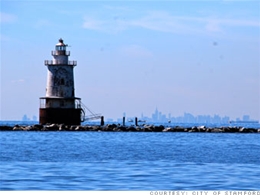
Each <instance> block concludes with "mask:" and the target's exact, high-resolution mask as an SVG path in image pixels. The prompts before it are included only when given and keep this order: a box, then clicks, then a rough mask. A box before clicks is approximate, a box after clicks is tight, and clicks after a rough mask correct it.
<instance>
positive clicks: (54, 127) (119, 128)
mask: <svg viewBox="0 0 260 195" xmlns="http://www.w3.org/2000/svg"><path fill="white" fill-rule="evenodd" d="M0 131H32V132H33V131H41V132H47V131H71V132H80V131H81V132H188V133H192V132H200V133H260V128H248V127H236V126H235V127H207V126H192V127H181V126H174V127H167V126H163V125H145V124H144V125H140V126H134V125H131V126H123V125H120V124H108V125H104V126H101V125H64V124H50V125H39V124H35V125H0Z"/></svg>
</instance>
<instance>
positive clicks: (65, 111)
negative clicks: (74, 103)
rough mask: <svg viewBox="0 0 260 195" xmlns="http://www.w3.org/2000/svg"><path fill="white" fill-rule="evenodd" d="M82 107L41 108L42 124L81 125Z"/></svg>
mask: <svg viewBox="0 0 260 195" xmlns="http://www.w3.org/2000/svg"><path fill="white" fill-rule="evenodd" d="M81 112H82V109H81V108H40V124H42V125H44V124H47V123H51V124H53V123H55V124H65V125H80V123H81Z"/></svg>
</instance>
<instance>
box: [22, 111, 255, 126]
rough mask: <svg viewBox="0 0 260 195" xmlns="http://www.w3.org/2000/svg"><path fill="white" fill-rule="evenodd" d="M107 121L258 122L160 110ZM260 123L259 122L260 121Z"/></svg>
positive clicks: (243, 116)
mask: <svg viewBox="0 0 260 195" xmlns="http://www.w3.org/2000/svg"><path fill="white" fill-rule="evenodd" d="M104 117H105V121H110V122H121V121H122V117H125V118H126V120H127V121H128V120H134V118H135V117H137V118H138V120H142V121H146V122H172V123H229V122H232V121H234V122H235V121H247V122H248V121H253V122H256V121H258V120H256V119H253V118H251V117H250V115H248V114H244V115H242V116H238V117H236V118H230V117H229V116H220V115H218V114H214V115H209V114H201V115H194V114H191V113H188V112H184V113H183V115H180V116H172V114H171V113H168V114H165V113H162V112H161V111H159V109H158V108H156V109H155V111H154V113H150V115H148V116H145V115H144V114H143V113H141V114H139V115H136V116H127V113H126V112H124V113H123V114H122V117H121V118H120V117H117V118H106V116H104ZM21 121H36V122H38V117H36V116H35V115H33V116H32V117H31V118H30V117H28V116H27V115H26V114H24V115H23V116H22V118H21ZM258 122H259V121H258Z"/></svg>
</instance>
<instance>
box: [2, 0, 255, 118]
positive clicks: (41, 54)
mask: <svg viewBox="0 0 260 195" xmlns="http://www.w3.org/2000/svg"><path fill="white" fill-rule="evenodd" d="M0 3H1V9H0V14H1V15H0V16H1V17H0V24H1V32H0V33H1V34H0V35H1V36H0V40H1V51H0V53H1V69H0V71H1V85H0V86H1V88H0V90H1V96H0V98H1V99H0V111H1V112H0V120H21V118H22V117H23V115H24V114H26V115H27V116H28V117H29V118H32V116H33V115H35V116H37V117H38V115H39V97H44V96H45V88H46V82H47V67H46V66H45V65H44V60H51V59H52V56H51V51H52V50H54V47H55V44H57V43H58V40H59V38H62V39H63V40H64V42H65V44H68V45H69V47H68V48H67V49H68V50H69V51H70V54H71V55H70V60H76V61H77V66H76V67H75V68H74V79H75V95H76V96H77V97H80V98H81V99H82V102H83V103H84V104H85V105H86V106H87V107H88V108H89V109H91V110H92V111H94V112H95V113H101V114H102V115H103V116H104V117H105V119H106V118H115V119H116V118H121V117H122V116H123V113H126V116H127V117H134V116H136V117H140V116H141V114H143V115H145V116H149V117H150V116H151V113H153V112H154V110H155V109H156V108H158V110H159V111H161V112H162V113H164V114H168V113H171V116H173V117H174V116H181V115H183V113H184V112H188V113H191V114H193V115H215V114H218V115H220V116H229V117H230V118H231V119H235V118H237V117H240V118H242V116H243V115H250V117H251V119H255V120H260V93H259V92H260V55H259V54H260V1H258V0H255V1H250V0H245V1H243V0H208V1H206V0H204V1H196V0H189V1H188V0H184V1H180V0H168V1H159V0H158V1H157V0H153V1H148V0H146V1H137V0H136V1H130V0H129V1H119V0H118V1H108V0H107V1H88V0H85V1H84V0H81V1H77V0H76V1H75V0H73V1H62V0H59V1H50V0H45V1H36V0H35V1H26V0H19V1H18V0H16V1H14V0H1V1H0Z"/></svg>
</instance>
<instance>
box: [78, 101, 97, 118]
mask: <svg viewBox="0 0 260 195" xmlns="http://www.w3.org/2000/svg"><path fill="white" fill-rule="evenodd" d="M86 110H87V111H88V112H89V113H90V114H89V115H87V116H86ZM81 112H82V113H81V122H84V121H89V120H96V119H100V118H101V114H96V113H95V112H93V111H91V110H90V109H89V108H88V107H87V106H86V105H84V104H83V103H82V102H81Z"/></svg>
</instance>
